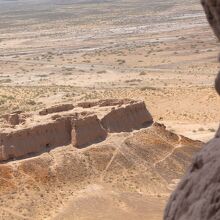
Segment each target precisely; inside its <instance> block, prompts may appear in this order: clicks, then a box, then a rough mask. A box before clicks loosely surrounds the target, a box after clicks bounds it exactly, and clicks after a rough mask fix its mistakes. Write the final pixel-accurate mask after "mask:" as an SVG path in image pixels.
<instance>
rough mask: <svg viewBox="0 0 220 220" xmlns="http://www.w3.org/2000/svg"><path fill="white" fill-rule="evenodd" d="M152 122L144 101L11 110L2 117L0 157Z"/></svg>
mask: <svg viewBox="0 0 220 220" xmlns="http://www.w3.org/2000/svg"><path fill="white" fill-rule="evenodd" d="M152 122H153V118H152V116H151V114H150V113H149V112H148V110H147V108H146V106H145V103H144V102H136V101H132V100H101V101H94V102H83V103H77V104H76V105H73V104H62V105H57V106H53V107H50V108H47V109H43V110H41V111H39V112H38V113H31V114H25V113H22V112H14V113H11V114H9V115H4V116H2V118H1V123H2V125H1V130H0V141H1V145H0V161H6V160H9V159H14V158H19V157H24V156H26V155H28V154H32V153H39V152H44V151H46V150H47V149H51V148H55V147H59V146H65V145H69V144H72V145H73V147H76V148H83V147H86V146H88V145H91V144H93V143H97V142H100V141H102V140H104V139H105V138H106V137H107V136H108V133H119V132H130V131H132V130H135V129H140V128H143V127H146V126H148V125H149V124H151V123H152Z"/></svg>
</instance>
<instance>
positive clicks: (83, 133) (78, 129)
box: [71, 115, 107, 148]
mask: <svg viewBox="0 0 220 220" xmlns="http://www.w3.org/2000/svg"><path fill="white" fill-rule="evenodd" d="M71 134H72V145H73V146H75V147H77V148H81V147H85V146H87V145H89V144H92V143H95V142H98V141H102V140H104V139H105V138H106V137H107V132H106V130H105V129H104V128H103V127H102V125H101V123H100V120H99V119H98V118H97V116H96V115H95V116H90V117H86V118H83V119H80V120H76V121H75V122H73V129H72V133H71Z"/></svg>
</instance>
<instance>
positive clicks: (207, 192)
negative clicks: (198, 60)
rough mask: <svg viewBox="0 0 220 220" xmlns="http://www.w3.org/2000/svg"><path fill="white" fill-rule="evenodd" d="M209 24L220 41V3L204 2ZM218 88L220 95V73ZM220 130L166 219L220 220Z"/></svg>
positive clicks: (198, 159)
mask: <svg viewBox="0 0 220 220" xmlns="http://www.w3.org/2000/svg"><path fill="white" fill-rule="evenodd" d="M201 2H202V5H203V7H204V10H205V12H206V15H207V19H208V22H209V23H210V25H211V26H212V28H213V30H214V33H215V34H216V36H217V37H218V39H220V0H202V1H201ZM215 87H216V90H217V92H218V93H219V94H220V74H219V75H218V76H217V78H216V82H215ZM219 158H220V130H219V131H218V132H217V134H216V137H215V138H214V139H213V140H211V141H210V142H208V143H207V144H206V145H205V146H204V147H203V149H202V150H201V151H200V152H199V153H198V154H197V156H196V157H195V158H194V160H193V163H192V165H191V166H190V168H189V170H188V172H187V173H186V175H185V177H184V178H183V180H182V181H181V183H180V184H179V186H178V187H177V189H176V190H175V192H174V193H173V194H172V196H171V198H170V201H169V202H168V204H167V207H166V210H165V214H164V220H217V219H220V159H219Z"/></svg>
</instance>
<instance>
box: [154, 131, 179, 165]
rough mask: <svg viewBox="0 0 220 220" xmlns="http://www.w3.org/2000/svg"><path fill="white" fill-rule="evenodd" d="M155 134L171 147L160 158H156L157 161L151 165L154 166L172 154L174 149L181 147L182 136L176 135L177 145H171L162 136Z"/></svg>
mask: <svg viewBox="0 0 220 220" xmlns="http://www.w3.org/2000/svg"><path fill="white" fill-rule="evenodd" d="M156 135H157V136H159V137H160V138H161V139H163V141H165V142H166V143H167V144H169V145H171V146H172V147H173V149H172V150H171V151H170V152H169V153H168V154H167V155H166V156H165V157H163V158H161V159H160V160H158V161H157V162H155V163H154V164H153V167H154V168H156V166H157V165H158V164H159V163H162V162H164V161H165V160H166V159H167V158H169V157H170V156H172V154H173V153H174V152H175V150H176V149H178V148H181V147H182V136H181V135H178V144H177V145H173V144H171V143H169V142H167V141H166V140H165V139H164V138H162V137H161V136H160V135H158V134H156Z"/></svg>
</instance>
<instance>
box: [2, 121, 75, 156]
mask: <svg viewBox="0 0 220 220" xmlns="http://www.w3.org/2000/svg"><path fill="white" fill-rule="evenodd" d="M70 133H71V125H70V121H68V120H65V119H62V120H58V121H55V122H51V123H48V124H43V125H37V126H35V127H31V128H27V129H22V130H18V131H15V132H12V133H3V134H0V141H1V147H0V160H8V159H11V158H17V157H21V156H24V155H26V154H28V153H36V152H40V151H42V150H43V149H45V148H47V147H58V146H63V145H67V144H69V143H70V141H71V137H70Z"/></svg>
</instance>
